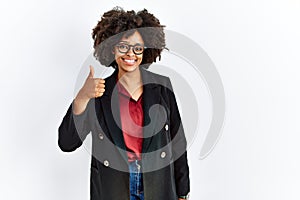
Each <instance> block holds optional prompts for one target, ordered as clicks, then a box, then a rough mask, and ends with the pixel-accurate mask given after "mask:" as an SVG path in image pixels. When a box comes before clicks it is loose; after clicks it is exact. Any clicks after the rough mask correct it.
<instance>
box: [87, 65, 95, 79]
mask: <svg viewBox="0 0 300 200" xmlns="http://www.w3.org/2000/svg"><path fill="white" fill-rule="evenodd" d="M94 74H95V70H94V67H93V66H92V65H90V73H89V76H88V78H94Z"/></svg>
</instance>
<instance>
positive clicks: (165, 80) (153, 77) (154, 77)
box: [141, 69, 171, 87]
mask: <svg viewBox="0 0 300 200" xmlns="http://www.w3.org/2000/svg"><path fill="white" fill-rule="evenodd" d="M141 73H142V78H143V82H144V84H158V85H161V86H165V87H170V86H171V81H170V78H169V77H168V76H165V75H161V74H157V73H154V72H151V71H149V70H147V69H141Z"/></svg>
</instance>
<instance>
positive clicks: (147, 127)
mask: <svg viewBox="0 0 300 200" xmlns="http://www.w3.org/2000/svg"><path fill="white" fill-rule="evenodd" d="M141 75H142V80H143V85H144V86H143V110H144V124H143V137H144V139H143V146H142V153H147V152H148V150H149V147H150V144H151V142H152V140H153V137H152V136H153V135H155V134H156V133H157V130H156V128H157V122H158V118H157V115H158V112H157V108H158V107H155V106H154V105H157V104H158V105H159V103H160V87H158V82H157V80H156V79H155V78H154V77H153V75H152V73H151V72H148V71H147V70H145V69H143V68H141ZM152 106H154V107H152ZM151 107H152V108H151ZM149 111H151V112H149Z"/></svg>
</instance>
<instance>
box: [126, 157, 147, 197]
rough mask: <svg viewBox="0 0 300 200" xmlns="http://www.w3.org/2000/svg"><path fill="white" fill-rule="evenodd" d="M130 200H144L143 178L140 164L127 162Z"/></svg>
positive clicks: (138, 162)
mask: <svg viewBox="0 0 300 200" xmlns="http://www.w3.org/2000/svg"><path fill="white" fill-rule="evenodd" d="M129 172H130V177H129V181H130V183H129V184H130V200H144V188H143V176H142V173H141V162H140V161H138V160H135V161H133V162H129Z"/></svg>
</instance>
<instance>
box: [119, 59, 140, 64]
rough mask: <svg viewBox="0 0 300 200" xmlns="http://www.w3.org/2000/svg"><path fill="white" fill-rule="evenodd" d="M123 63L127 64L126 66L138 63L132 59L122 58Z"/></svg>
mask: <svg viewBox="0 0 300 200" xmlns="http://www.w3.org/2000/svg"><path fill="white" fill-rule="evenodd" d="M122 60H123V62H124V63H125V64H126V65H130V66H132V65H134V64H135V63H136V61H137V59H132V58H122Z"/></svg>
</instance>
